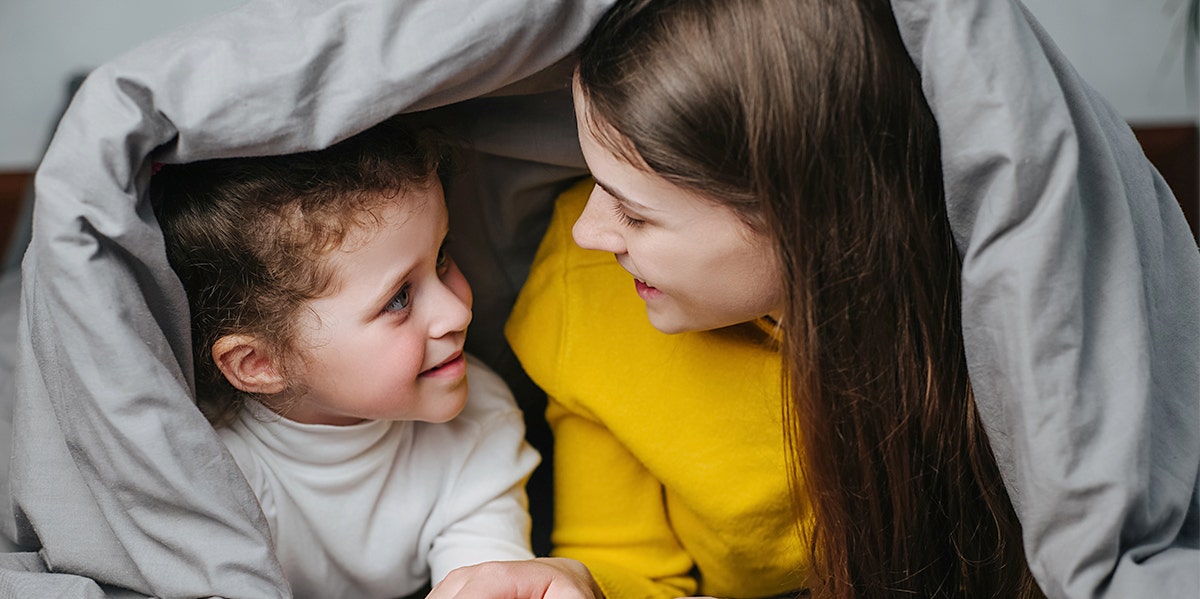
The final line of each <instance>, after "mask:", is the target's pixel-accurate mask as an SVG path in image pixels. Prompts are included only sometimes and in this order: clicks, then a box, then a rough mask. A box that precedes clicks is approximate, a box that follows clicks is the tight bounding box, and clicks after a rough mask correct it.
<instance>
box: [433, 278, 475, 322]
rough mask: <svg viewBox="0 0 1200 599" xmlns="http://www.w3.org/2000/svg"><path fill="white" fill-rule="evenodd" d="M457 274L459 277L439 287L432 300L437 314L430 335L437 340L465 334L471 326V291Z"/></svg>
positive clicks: (450, 279)
mask: <svg viewBox="0 0 1200 599" xmlns="http://www.w3.org/2000/svg"><path fill="white" fill-rule="evenodd" d="M452 268H457V267H452ZM455 274H457V277H451V278H448V279H447V280H445V281H442V282H441V283H440V284H439V285H437V292H436V293H435V296H434V297H433V298H432V305H433V306H434V311H435V312H434V315H433V319H432V321H431V324H430V329H429V335H430V337H433V338H435V339H436V338H440V337H444V336H446V335H451V334H455V333H463V332H465V331H466V330H467V325H469V324H471V289H470V287H469V286H468V285H467V282H466V279H464V278H463V277H462V275H461V274H459V273H455Z"/></svg>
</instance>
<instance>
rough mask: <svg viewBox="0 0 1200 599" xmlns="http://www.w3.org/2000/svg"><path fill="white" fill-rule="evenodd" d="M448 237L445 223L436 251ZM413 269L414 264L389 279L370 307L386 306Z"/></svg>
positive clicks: (448, 232) (447, 228)
mask: <svg viewBox="0 0 1200 599" xmlns="http://www.w3.org/2000/svg"><path fill="white" fill-rule="evenodd" d="M448 237H450V224H449V223H447V224H446V225H445V226H444V227H442V236H441V238H440V239H439V240H438V250H437V251H441V248H443V247H445V246H446V239H447V238H448ZM415 267H416V265H415V264H414V265H412V266H410V267H408V268H406V269H404V271H403V272H400V273H399V274H398V275H397V276H395V277H393V278H392V279H391V281H392V283H391V284H390V285H388V286H386V287H383V288H382V291H381V292H380V293H378V294H377V295H376V296H375V298H376V299H375V303H374V304H372V305H373V306H380V307H382V306H387V305H388V302H390V301H392V298H393V297H395V296H396V294H397V293H398V292H399V291H400V288H401V287H403V286H404V283H405V282H407V281H408V276H409V274H411V273H412V271H413V268H415Z"/></svg>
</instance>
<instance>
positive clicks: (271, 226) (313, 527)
mask: <svg viewBox="0 0 1200 599" xmlns="http://www.w3.org/2000/svg"><path fill="white" fill-rule="evenodd" d="M443 164H444V151H443V148H442V147H441V146H440V145H439V144H437V143H436V142H435V141H434V139H433V137H431V136H430V135H429V134H427V133H424V132H420V131H419V130H417V129H414V128H412V127H410V126H407V125H405V124H404V123H402V122H399V121H390V122H386V123H384V124H383V125H380V126H378V127H376V128H374V129H371V130H369V131H367V132H365V133H362V134H359V135H357V136H355V137H353V138H351V139H349V140H347V141H344V142H341V143H339V144H337V145H335V146H332V147H330V148H328V149H326V150H322V151H319V152H310V153H303V154H296V155H288V156H277V157H267V158H246V159H226V160H217V161H207V162H198V163H192V164H186V165H179V166H165V167H163V168H162V169H161V170H160V171H159V172H158V173H157V174H155V175H154V176H153V178H152V180H151V190H152V191H151V195H152V198H153V201H154V205H155V206H156V210H157V213H158V217H159V219H160V222H161V225H162V228H163V232H164V235H165V237H166V241H167V251H168V257H169V259H170V263H171V265H172V267H173V268H174V269H175V271H176V272H177V273H178V275H179V278H180V279H181V281H182V282H183V285H184V288H185V289H186V292H187V297H188V303H189V307H190V309H191V313H192V335H193V350H194V357H195V366H196V376H195V380H196V394H197V399H198V402H199V405H200V408H201V410H203V411H204V413H205V415H206V416H207V417H208V418H209V419H210V421H211V422H212V423H213V424H214V425H216V426H217V427H218V429H217V431H218V433H219V435H220V437H221V439H222V441H224V443H225V445H226V447H227V448H228V449H229V451H230V453H232V454H233V457H234V459H235V460H236V461H237V463H238V465H239V466H240V467H241V469H242V472H243V473H244V475H245V477H246V479H247V480H248V481H249V483H250V485H251V487H252V488H253V489H254V492H255V494H256V496H257V497H258V499H259V502H260V504H261V507H262V511H263V513H264V514H265V515H266V517H267V521H268V523H269V525H270V529H271V532H272V536H273V539H274V541H275V550H276V555H277V556H278V558H279V561H280V563H281V565H282V566H283V570H284V573H285V575H286V576H287V578H288V581H289V583H290V584H291V586H292V591H293V593H294V594H295V596H297V597H319V598H328V597H355V598H360V597H379V598H394V597H399V596H405V595H408V594H411V593H414V592H416V591H418V590H419V589H420V588H421V587H422V586H425V585H427V584H429V583H430V582H431V581H432V582H435V583H436V582H437V581H438V580H440V579H441V578H442V577H443V576H445V574H446V573H447V572H448V571H450V570H451V569H453V568H456V567H459V566H463V565H468V564H473V563H477V562H481V561H485V560H511V559H522V558H528V557H531V556H532V554H531V552H530V549H529V541H528V538H529V537H528V535H529V517H528V513H527V510H526V497H525V491H524V483H525V481H526V478H527V477H528V476H529V474H530V472H531V470H532V469H533V468H534V466H535V465H536V463H537V461H538V458H537V455H536V453H535V452H534V451H533V449H532V448H530V447H529V446H528V445H527V444H526V443H525V441H524V426H523V421H522V417H521V413H520V412H519V410H518V409H517V407H516V405H515V403H514V401H513V398H512V395H511V393H510V392H509V390H508V388H507V387H506V386H505V384H504V383H503V382H502V381H501V380H500V378H499V377H498V376H497V375H496V374H494V373H493V372H492V371H490V370H489V369H488V368H487V367H485V366H484V365H482V364H481V363H479V362H477V361H475V360H473V359H472V358H470V357H469V356H467V355H466V354H464V353H463V341H464V338H465V335H466V330H467V325H468V324H469V323H470V321H471V299H472V298H471V289H470V287H469V286H468V284H467V281H466V279H464V278H463V275H462V273H461V272H460V271H459V270H458V268H457V266H456V265H455V264H454V262H453V261H452V260H451V259H450V257H449V256H448V255H447V253H446V244H447V240H446V238H447V233H448V219H447V212H446V207H445V204H444V201H443V197H442V187H441V184H440V182H439V179H438V175H439V168H440V167H441V166H442V165H443ZM468 381H469V385H468Z"/></svg>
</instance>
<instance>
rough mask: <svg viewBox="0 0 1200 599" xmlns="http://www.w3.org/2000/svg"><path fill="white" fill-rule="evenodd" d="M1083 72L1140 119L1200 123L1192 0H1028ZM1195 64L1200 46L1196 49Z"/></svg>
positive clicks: (1141, 121)
mask: <svg viewBox="0 0 1200 599" xmlns="http://www.w3.org/2000/svg"><path fill="white" fill-rule="evenodd" d="M1024 1H1025V5H1026V6H1027V7H1029V11H1030V12H1032V13H1033V14H1034V16H1035V17H1037V19H1038V22H1040V23H1041V24H1042V26H1043V27H1045V28H1046V31H1048V32H1049V33H1050V35H1051V36H1052V37H1053V38H1054V41H1055V42H1057V44H1058V47H1059V49H1061V50H1062V52H1063V54H1065V55H1066V56H1067V58H1069V59H1070V60H1071V63H1072V64H1074V65H1075V69H1076V70H1077V71H1079V74H1080V75H1081V76H1083V78H1084V79H1085V80H1086V81H1087V82H1088V83H1090V84H1091V85H1092V87H1095V88H1096V89H1097V90H1099V91H1100V93H1101V94H1103V95H1104V97H1105V98H1106V99H1107V100H1108V101H1109V102H1110V103H1111V104H1112V105H1113V106H1114V107H1115V108H1116V109H1117V111H1118V112H1120V113H1121V115H1122V116H1124V117H1125V120H1127V121H1129V122H1131V123H1134V124H1149V125H1152V124H1157V123H1178V122H1180V121H1183V122H1190V123H1197V122H1200V104H1198V103H1197V101H1198V100H1197V98H1198V97H1200V73H1197V72H1195V69H1196V67H1195V66H1193V67H1192V68H1193V73H1192V78H1191V81H1190V83H1191V90H1190V93H1189V90H1188V87H1187V86H1188V83H1189V82H1188V80H1187V77H1185V75H1184V68H1185V60H1184V52H1185V50H1186V49H1185V43H1184V39H1185V38H1184V31H1185V29H1184V25H1185V23H1184V16H1185V15H1184V13H1185V11H1186V3H1187V0H1024ZM1191 53H1192V57H1193V59H1194V60H1193V65H1195V64H1196V63H1200V52H1198V51H1197V49H1196V48H1192V49H1191Z"/></svg>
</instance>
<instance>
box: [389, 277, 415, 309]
mask: <svg viewBox="0 0 1200 599" xmlns="http://www.w3.org/2000/svg"><path fill="white" fill-rule="evenodd" d="M411 303H412V290H410V289H409V285H408V283H405V284H404V286H403V287H401V288H400V291H397V292H396V295H394V296H392V300H391V301H389V302H388V304H387V305H386V306H384V307H383V311H384V312H403V311H404V310H407V309H408V306H409V304H411Z"/></svg>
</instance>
